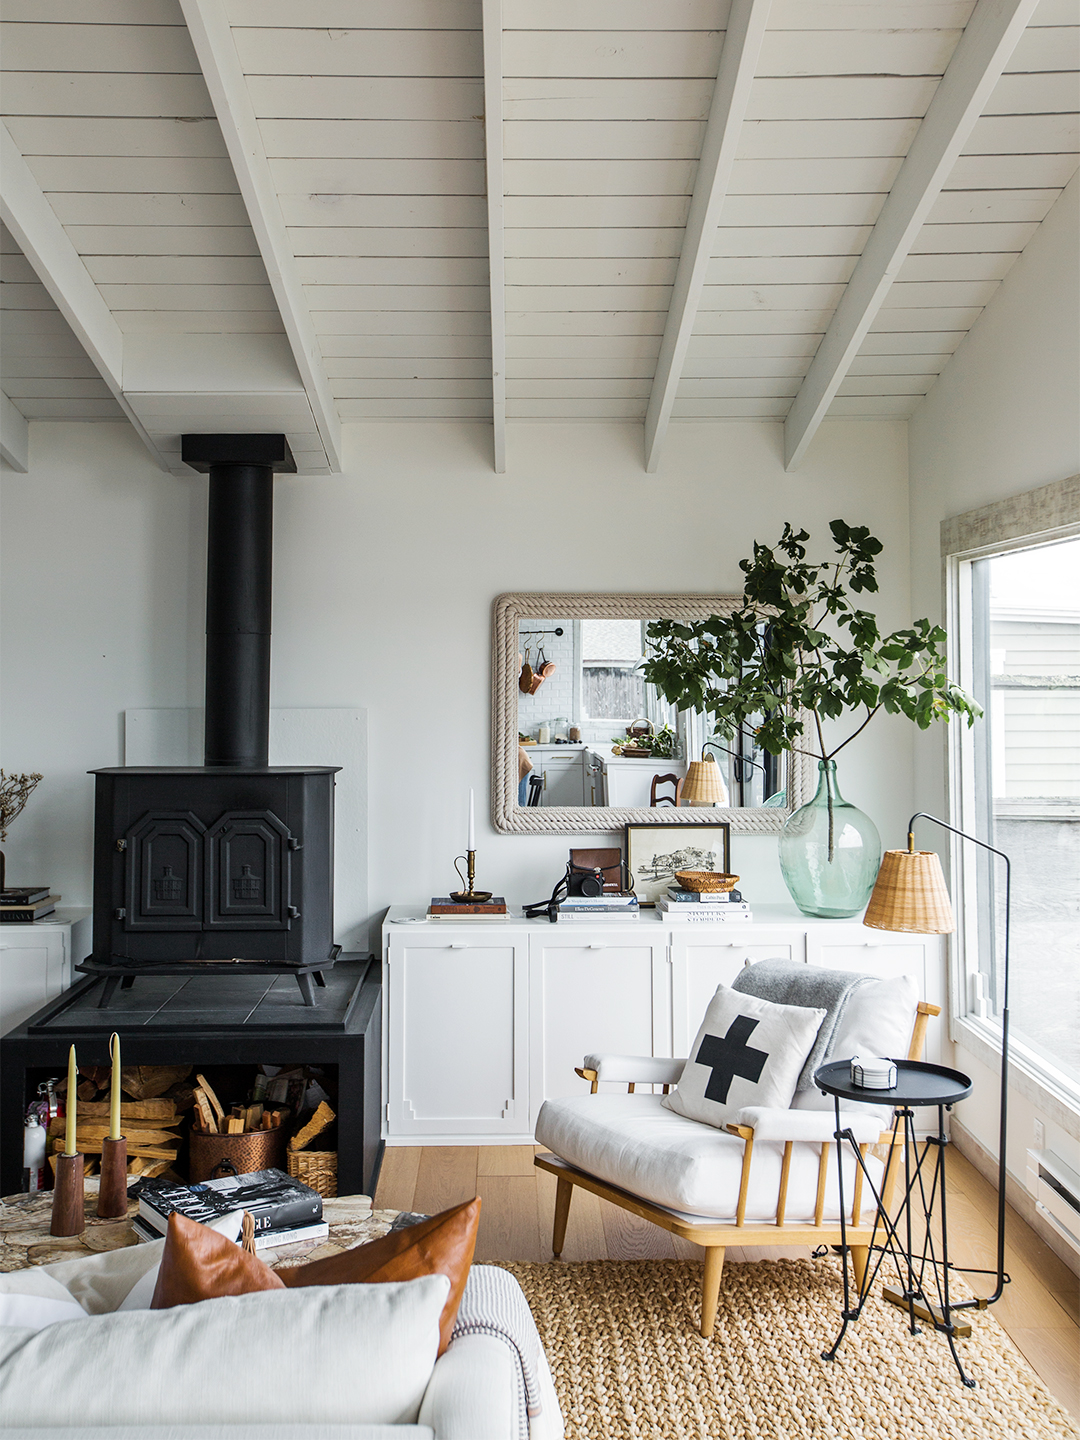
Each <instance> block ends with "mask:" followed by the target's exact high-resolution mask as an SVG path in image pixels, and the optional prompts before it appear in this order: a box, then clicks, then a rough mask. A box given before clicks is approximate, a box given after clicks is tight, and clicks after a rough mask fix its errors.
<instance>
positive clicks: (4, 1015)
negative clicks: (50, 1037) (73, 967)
mask: <svg viewBox="0 0 1080 1440" xmlns="http://www.w3.org/2000/svg"><path fill="white" fill-rule="evenodd" d="M11 928H12V929H16V927H15V926H12V927H11ZM66 971H67V934H66V932H65V931H64V930H61V929H60V928H59V927H57V928H55V929H52V930H40V929H38V930H37V931H36V933H35V932H34V931H32V930H31V927H30V926H27V927H26V933H25V934H23V933H21V932H19V933H16V934H15V935H11V934H9V933H5V935H4V937H3V942H2V944H0V1034H4V1033H5V1032H6V1031H8V1030H10V1029H12V1027H13V1026H15V1025H21V1024H22V1022H23V1021H24V1020H28V1019H29V1018H30V1016H31V1015H33V1013H34V1011H35V1010H40V1009H41V1007H42V1006H43V1005H44V1004H46V1002H47V1001H49V1000H52V999H53V998H54V996H56V995H59V994H60V992H61V990H62V989H63V988H64V983H65V980H66V978H67V975H66Z"/></svg>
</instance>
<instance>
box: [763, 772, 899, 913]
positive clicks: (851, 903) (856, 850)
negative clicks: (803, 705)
mask: <svg viewBox="0 0 1080 1440" xmlns="http://www.w3.org/2000/svg"><path fill="white" fill-rule="evenodd" d="M818 774H819V779H818V788H817V794H816V795H815V796H814V798H813V799H812V800H811V801H810V803H809V804H808V805H803V806H802V808H801V809H799V810H796V811H794V813H793V814H791V815H789V816H788V818H787V821H786V822H785V824H784V828H783V829H782V830H781V832H780V869H781V871H782V872H783V876H784V884H785V885H786V886H787V888H788V890H789V891H790V892H791V898H792V899H793V900H794V901H795V904H796V905H798V907H799V909H800V910H801V911H802V912H803V914H804V915H821V916H824V917H825V918H826V919H828V920H841V919H846V918H847V917H848V916H850V915H858V914H859V913H860V912H861V911H862V910H863V908H864V907H865V906H866V903H867V901H868V900H869V899H870V892H871V890H872V889H873V888H874V881H875V880H876V878H877V873H878V866H879V865H880V864H881V837H880V836H879V835H878V832H877V826H876V825H875V824H874V822H873V821H872V820H871V819H870V817H869V815H864V814H863V812H862V811H861V810H859V809H857V808H856V807H855V806H854V805H851V804H849V803H848V801H847V800H845V799H844V797H843V796H842V795H841V794H840V791H839V788H838V787H837V783H836V761H835V760H819V761H818Z"/></svg>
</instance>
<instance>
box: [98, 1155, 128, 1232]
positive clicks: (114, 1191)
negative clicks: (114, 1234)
mask: <svg viewBox="0 0 1080 1440" xmlns="http://www.w3.org/2000/svg"><path fill="white" fill-rule="evenodd" d="M97 1213H98V1219H99V1220H124V1219H126V1218H127V1141H126V1140H125V1139H124V1137H123V1135H121V1136H120V1138H119V1139H118V1140H111V1139H110V1138H109V1137H108V1136H106V1137H105V1139H104V1140H103V1141H102V1142H101V1184H100V1186H99V1187H98V1202H97Z"/></svg>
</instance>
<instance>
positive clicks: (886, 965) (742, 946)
mask: <svg viewBox="0 0 1080 1440" xmlns="http://www.w3.org/2000/svg"><path fill="white" fill-rule="evenodd" d="M422 913H423V912H422V911H417V910H410V909H406V908H404V907H400V906H395V907H394V908H393V909H392V910H391V911H390V914H389V915H388V917H387V922H386V924H385V926H384V928H383V953H384V960H385V963H386V983H385V984H384V986H383V1005H384V1017H383V1019H384V1024H383V1035H384V1036H385V1040H384V1046H385V1052H384V1084H385V1094H386V1097H387V1103H386V1109H385V1114H384V1129H383V1134H384V1137H385V1138H386V1140H387V1141H388V1143H390V1144H399V1145H423V1144H476V1143H478V1142H479V1143H500V1142H501V1143H506V1144H527V1143H529V1142H530V1141H531V1140H532V1136H533V1130H534V1126H535V1123H536V1116H537V1114H538V1112H539V1110H540V1106H541V1105H542V1104H543V1103H544V1101H545V1100H547V1099H550V1098H554V1097H557V1096H562V1095H577V1094H583V1093H584V1090H583V1082H582V1081H581V1080H579V1079H578V1078H577V1077H576V1076H575V1075H574V1067H575V1066H576V1065H580V1064H581V1061H582V1058H583V1057H584V1056H585V1055H586V1054H587V1053H588V1052H590V1051H596V1050H608V1051H614V1052H616V1053H620V1054H626V1055H665V1056H667V1055H685V1054H687V1053H688V1051H689V1048H690V1045H691V1044H692V1043H693V1039H694V1036H695V1034H696V1033H697V1029H698V1026H699V1025H700V1023H701V1017H702V1015H703V1014H704V1013H705V1007H706V1006H707V1005H708V1003H709V1000H710V999H711V998H712V995H713V992H714V991H715V990H716V987H717V985H721V984H724V985H730V984H731V983H732V981H733V980H734V979H735V977H736V976H737V975H738V973H739V971H740V970H741V969H742V967H743V966H744V965H745V964H747V963H749V962H752V961H756V960H768V959H784V960H795V961H797V962H799V963H800V964H810V965H821V966H825V967H827V968H829V969H838V970H859V971H864V972H866V973H869V974H872V975H880V976H882V977H886V976H891V975H914V976H915V977H916V978H917V979H918V981H919V988H920V993H921V996H922V998H924V999H926V1000H930V1001H932V1002H933V1003H935V1004H941V1003H942V998H941V997H942V990H943V974H942V970H943V961H942V947H941V942H940V940H939V938H938V937H936V936H922V935H891V934H887V933H885V932H883V931H876V930H868V929H866V928H865V927H864V926H863V925H861V924H860V923H859V922H858V921H834V920H828V921H826V920H821V921H818V920H812V919H809V918H808V917H807V916H804V915H800V914H799V913H798V912H797V911H795V910H793V909H788V908H787V907H781V906H758V907H755V918H754V920H752V921H751V922H749V923H747V924H731V923H728V924H726V925H718V926H711V925H704V926H702V927H701V928H700V929H699V928H696V927H694V928H690V927H683V926H676V925H672V924H670V923H665V917H664V916H663V915H661V914H659V913H655V912H653V913H650V912H648V911H645V912H643V913H642V915H641V918H640V919H639V920H637V921H635V922H632V923H627V922H625V921H624V922H622V923H621V924H620V923H619V922H618V921H617V920H615V921H612V922H611V923H607V922H606V921H603V922H601V921H597V922H595V923H594V922H589V923H587V924H577V925H574V924H559V925H549V924H548V923H547V921H523V920H511V921H507V922H506V923H503V922H501V921H500V922H496V923H483V922H478V923H476V924H469V923H468V922H467V921H457V920H455V921H437V920H434V921H428V922H427V923H424V924H419V925H413V924H395V923H393V921H394V920H395V919H399V918H401V919H403V918H405V917H417V916H420V915H422ZM939 1031H940V1024H937V1025H931V1027H930V1032H929V1035H928V1043H927V1057H928V1058H935V1057H936V1055H937V1053H938V1045H939V1040H938V1034H939Z"/></svg>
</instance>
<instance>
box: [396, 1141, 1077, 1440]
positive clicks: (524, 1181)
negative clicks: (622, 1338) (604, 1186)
mask: <svg viewBox="0 0 1080 1440" xmlns="http://www.w3.org/2000/svg"><path fill="white" fill-rule="evenodd" d="M533 1154H534V1149H533V1147H532V1146H531V1145H480V1146H476V1145H468V1146H465V1145H462V1146H450V1145H447V1146H424V1147H422V1148H421V1147H404V1146H400V1147H399V1146H395V1147H393V1148H389V1147H388V1148H387V1150H386V1155H385V1159H384V1160H383V1166H382V1173H381V1175H380V1177H379V1187H378V1191H377V1194H376V1201H375V1203H376V1205H378V1206H380V1207H384V1208H386V1209H394V1210H419V1211H422V1212H424V1213H426V1214H428V1215H434V1214H437V1213H438V1212H439V1211H440V1210H446V1209H448V1208H449V1207H450V1206H451V1205H459V1204H461V1203H462V1201H465V1200H471V1199H472V1197H473V1196H474V1195H479V1196H480V1197H481V1198H482V1200H483V1202H484V1203H483V1210H482V1212H481V1216H480V1234H479V1238H478V1240H477V1246H476V1258H477V1260H540V1261H548V1260H550V1259H551V1227H552V1221H553V1217H554V1207H555V1178H554V1176H551V1175H545V1174H543V1173H542V1172H541V1171H538V1170H536V1169H535V1168H534V1167H533V1163H532V1159H533ZM948 1201H949V1249H950V1258H955V1260H956V1261H957V1262H958V1263H960V1264H968V1265H977V1266H993V1265H994V1263H995V1234H996V1231H995V1219H996V1214H997V1210H996V1193H995V1191H994V1190H993V1188H992V1187H991V1186H990V1185H989V1184H987V1182H986V1181H985V1180H984V1179H983V1178H982V1176H981V1175H980V1174H979V1173H978V1172H977V1171H976V1170H975V1169H973V1168H972V1166H971V1165H969V1164H968V1162H967V1161H966V1160H965V1159H964V1157H963V1156H962V1155H961V1154H960V1153H959V1152H958V1151H956V1150H950V1152H949V1193H948ZM1006 1238H1007V1250H1006V1268H1007V1269H1008V1271H1009V1274H1010V1275H1011V1276H1012V1284H1011V1285H1010V1286H1009V1287H1008V1288H1007V1290H1006V1292H1005V1295H1004V1297H1003V1298H1002V1300H1001V1301H1000V1302H999V1303H998V1304H997V1305H996V1306H995V1307H994V1312H993V1313H994V1315H995V1316H996V1318H997V1320H998V1321H999V1323H1000V1324H1001V1325H1002V1327H1003V1328H1004V1329H1005V1330H1006V1331H1007V1333H1008V1334H1009V1336H1010V1338H1011V1339H1012V1342H1013V1344H1014V1345H1015V1346H1016V1347H1017V1349H1018V1350H1020V1351H1021V1352H1022V1353H1023V1354H1024V1355H1025V1356H1026V1357H1027V1360H1028V1362H1029V1363H1030V1365H1031V1366H1032V1368H1033V1369H1034V1370H1036V1371H1037V1372H1038V1374H1039V1375H1041V1376H1042V1379H1043V1380H1044V1382H1045V1383H1046V1385H1047V1386H1048V1388H1049V1389H1050V1390H1051V1391H1052V1392H1053V1394H1054V1395H1055V1396H1056V1397H1057V1398H1058V1400H1059V1401H1060V1403H1061V1404H1062V1405H1064V1406H1065V1407H1066V1408H1067V1409H1068V1410H1069V1411H1070V1412H1071V1413H1072V1414H1074V1415H1080V1379H1078V1375H1080V1293H1078V1283H1077V1278H1076V1276H1075V1275H1074V1274H1073V1273H1072V1271H1071V1270H1070V1269H1069V1268H1068V1267H1067V1266H1066V1265H1064V1264H1063V1263H1062V1261H1060V1260H1059V1259H1058V1258H1057V1256H1056V1255H1055V1254H1054V1253H1053V1251H1052V1250H1050V1249H1049V1247H1048V1246H1047V1245H1045V1244H1044V1243H1043V1242H1042V1241H1041V1240H1040V1239H1039V1237H1038V1236H1037V1235H1036V1234H1035V1233H1034V1231H1032V1230H1031V1229H1029V1227H1028V1226H1027V1225H1026V1224H1025V1223H1024V1222H1023V1221H1022V1220H1021V1219H1020V1217H1019V1216H1018V1215H1017V1214H1016V1213H1015V1212H1014V1211H1012V1210H1010V1211H1009V1223H1008V1226H1007V1230H1006ZM809 1253H810V1252H809V1251H808V1250H807V1249H805V1248H800V1247H797V1246H790V1247H788V1248H787V1249H782V1248H778V1247H774V1248H770V1249H751V1248H747V1247H743V1248H738V1247H735V1246H732V1247H731V1248H730V1249H729V1250H728V1252H727V1260H726V1262H725V1263H726V1264H733V1263H735V1264H737V1263H739V1262H740V1261H750V1260H760V1259H777V1258H778V1257H780V1256H789V1257H799V1256H806V1255H808V1254H809ZM700 1255H701V1251H700V1250H699V1249H698V1247H697V1246H695V1245H691V1244H689V1242H687V1241H682V1240H679V1239H678V1238H677V1237H675V1236H672V1235H668V1234H667V1233H666V1232H665V1231H663V1230H659V1229H657V1227H656V1226H655V1225H650V1224H648V1223H647V1222H646V1221H644V1220H638V1219H637V1218H636V1217H635V1216H633V1215H628V1214H627V1213H626V1212H625V1211H624V1210H619V1209H617V1208H616V1207H615V1206H614V1205H610V1204H608V1203H607V1201H604V1200H600V1199H599V1198H598V1197H597V1196H595V1195H590V1194H588V1193H587V1192H586V1191H584V1190H580V1189H575V1191H574V1200H573V1204H572V1205H571V1207H570V1225H569V1229H568V1230H567V1236H566V1248H565V1250H564V1251H563V1258H564V1259H566V1260H639V1259H661V1260H662V1259H669V1260H670V1259H677V1258H690V1259H694V1258H698V1257H699V1256H700ZM973 1278H974V1281H975V1284H976V1289H977V1290H979V1289H981V1287H982V1285H983V1284H985V1282H986V1280H987V1278H988V1277H985V1276H979V1277H973ZM971 1319H972V1323H973V1324H976V1325H977V1324H978V1323H979V1315H978V1312H975V1313H974V1314H973V1315H972V1316H971Z"/></svg>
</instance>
